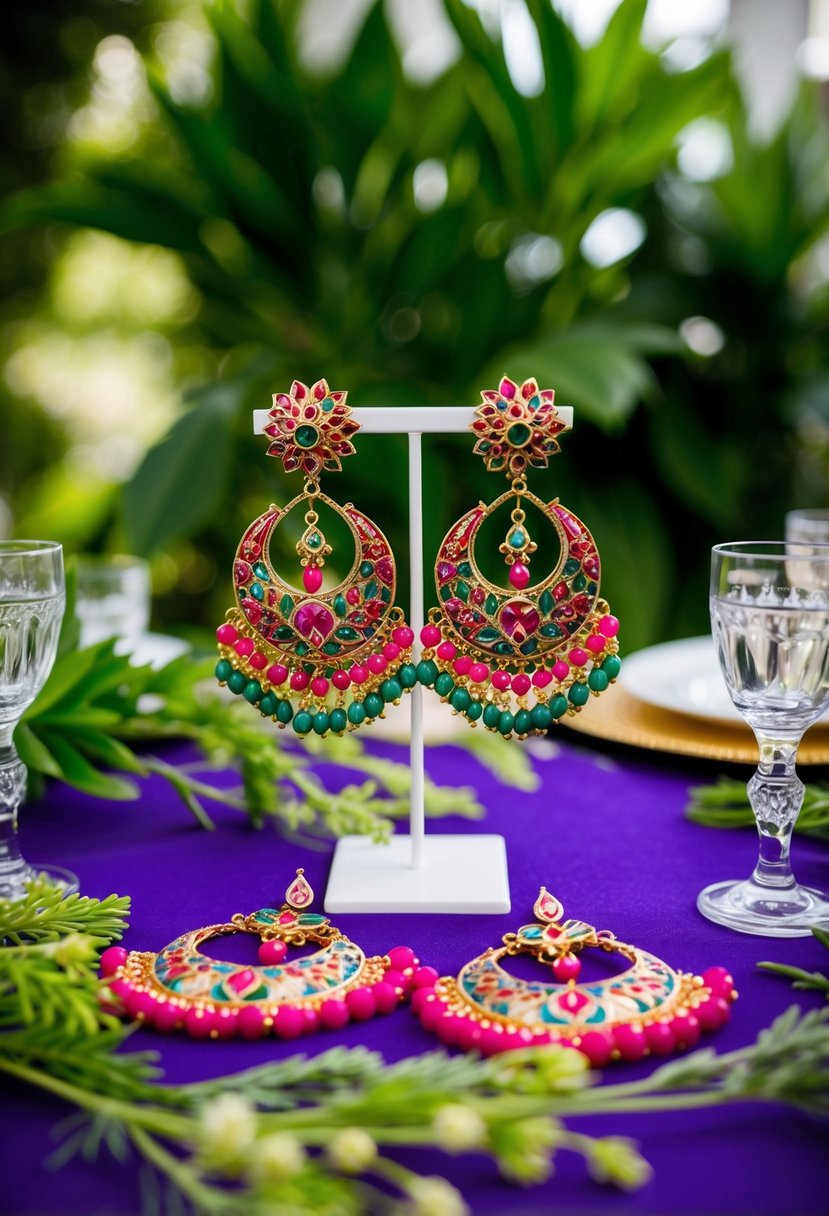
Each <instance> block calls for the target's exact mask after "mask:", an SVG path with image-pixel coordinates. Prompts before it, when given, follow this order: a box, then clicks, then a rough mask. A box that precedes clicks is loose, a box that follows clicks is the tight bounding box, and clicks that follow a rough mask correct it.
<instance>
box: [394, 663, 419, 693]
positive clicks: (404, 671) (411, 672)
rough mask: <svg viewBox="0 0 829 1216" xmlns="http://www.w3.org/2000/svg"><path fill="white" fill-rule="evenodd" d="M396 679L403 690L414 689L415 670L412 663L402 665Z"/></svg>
mask: <svg viewBox="0 0 829 1216" xmlns="http://www.w3.org/2000/svg"><path fill="white" fill-rule="evenodd" d="M397 678H398V680H399V681H400V683H401V684H402V685H403V687H404V688H414V686H415V684H416V683H417V668H416V667H415V665H414V663H404V664H403V666H402V667H401V668H400V670H399V671H398V673H397Z"/></svg>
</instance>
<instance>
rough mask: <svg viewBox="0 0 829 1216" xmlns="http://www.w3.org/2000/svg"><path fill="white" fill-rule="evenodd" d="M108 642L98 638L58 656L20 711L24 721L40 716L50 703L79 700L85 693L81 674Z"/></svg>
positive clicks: (82, 674)
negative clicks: (22, 712)
mask: <svg viewBox="0 0 829 1216" xmlns="http://www.w3.org/2000/svg"><path fill="white" fill-rule="evenodd" d="M110 645H111V643H110V642H101V643H100V644H99V645H97V646H88V647H87V648H86V649H85V650H76V651H75V652H74V653H73V654H67V655H65V656H64V657H63V658H62V659H57V660H56V661H55V665H54V667H53V668H52V671H51V674H50V676H49V678H48V680H47V681H46V683H45V684H44V686H43V688H42V689H41V691H40V692H39V693H38V695H37V696H36V697H35V699H34V701H33V702H32V704H31V705H30V706H29V707H28V709H27V710H26V711H25V713H24V714H23V721H24V722H26V721H30V720H32V719H33V718H38V717H40V716H41V715H42V714H44V713H45V712H46V711H47V710H49V709H51V708H52V706H53V705H57V704H58V703H59V702H62V701H64V700H66V702H67V703H72V704H77V703H78V702H79V701H81V700H82V699H83V697H84V692H83V688H82V681H83V679H84V677H85V676H86V675H87V674H88V672H90V671H91V670H92V668H93V666H94V665H95V663H96V662H97V661H98V658H99V656H100V654H101V651H102V650H103V649H105V648H106V647H109V646H110Z"/></svg>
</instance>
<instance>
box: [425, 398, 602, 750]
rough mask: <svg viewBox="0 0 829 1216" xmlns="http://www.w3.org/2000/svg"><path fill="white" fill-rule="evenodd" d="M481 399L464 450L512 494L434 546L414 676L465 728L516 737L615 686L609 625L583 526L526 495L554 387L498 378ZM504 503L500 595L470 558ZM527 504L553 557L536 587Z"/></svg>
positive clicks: (538, 462) (543, 452) (551, 419)
mask: <svg viewBox="0 0 829 1216" xmlns="http://www.w3.org/2000/svg"><path fill="white" fill-rule="evenodd" d="M481 396H482V398H483V403H482V404H481V405H480V406H478V408H477V410H476V412H475V419H474V421H473V423H472V430H473V432H474V435H475V447H474V451H475V452H476V453H477V454H478V455H480V456H483V458H484V462H485V464H486V467H487V469H489V470H491V471H492V472H501V473H505V474H506V475H507V477H508V478H509V479H510V482H511V485H510V488H509V489H508V490H507V491H506V493H504V494H501V495H499V497H498V498H496V499H495V500H494V502H491V503H490V504H489V505H488V506H487V505H485V504H484V503H482V502H480V503H478V504H477V506H474V507H472V509H471V510H469V511H467V512H466V514H465V515H463V516H462V517H461V518H460V519H459V520H458V521H457V523H455V524H453V525H452V527H451V528H450V529H449V531H448V532H447V534H446V536H445V537H444V540H443V543H442V544H441V546H440V551H439V552H438V556H437V561H436V563H435V587H436V590H437V595H438V600H439V607H438V608H434V609H432V610H431V611H430V613H429V623H428V624H427V625H426V626H425V627H424V628H423V630H422V631H421V635H420V637H421V641H422V643H423V645H424V647H425V649H424V651H423V654H422V657H421V660H420V663H419V665H418V669H417V671H418V678H419V679H420V681H421V683H423V684H427V685H429V686H431V687H434V689H435V691H436V692H437V693H438V695H439V696H440V697H441V699H442V700H443V701H448V703H449V704H450V705H451V707H452V709H453V710H454V711H455V712H456V713H459V714H463V715H464V716H465V717H466V718H467V719H468V720H469V722H471V723H472V725H473V726H474V725H475V724H476V722H478V721H479V720H480V721H482V722H483V724H484V726H485V727H487V728H488V729H489V730H493V731H498V732H500V733H501V734H502V735H504V736H507V737H509V736H510V735H512V734H516V735H517V736H518V737H519V738H520V739H523V738H526V736H527V735H531V734H544V733H545V731H546V730H547V728H548V727H549V726H550V724H551V723H552V722H553V721H555V720H557V719H559V718H562V717H563V716H564V715H565V714H568V713H569V714H573V713H577V712H578V711H579V710H580V709H581V708H582V707H583V706H584V705H585V704H586V703H587V702H588V700H589V699H590V696H591V694H593V695H598V694H599V693H601V692H603V691H604V690H605V689H606V688H607V687H608V685H609V684H611V683H612V682H613V681H614V680H615V678H616V676H617V675H618V674H619V669H620V667H621V663H620V661H619V658H618V653H617V652H618V649H619V647H618V643H617V640H616V635H617V633H618V630H619V622H618V621H617V620H616V618H615V617H614V616H611V614H610V609H609V607H608V604H607V603H606V601H605V600H603V599H600V598H599V581H600V574H601V568H600V561H599V554H598V550H597V549H596V544H595V542H594V540H593V537H592V536H591V535H590V532H589V531H588V529H587V527H586V526H585V525H584V524H583V523H582V522H581V520H580V519H578V518H577V517H576V516H575V515H574V514H573V512H572V511H570V510H568V509H567V508H566V507H564V506H563V505H562V504H561V503H560V502H559V500H558V499H557V498H553V499H551V500H544V499H541V498H539V497H538V496H537V495H536V494H534V493H532V492H531V491H530V490H529V489H528V488H527V482H526V473H527V470H528V469H529V468H531V467H534V468H546V467H547V464H548V462H549V459H550V457H551V456H553V455H555V453H556V452H558V451H559V443H558V436H559V434H560V433H561V432H562V431H563V430H564V429H565V426H564V423H563V422H562V421H561V419H560V418H559V415H558V412H557V410H556V408H555V405H554V393H553V390H552V389H539V387H538V385H537V384H536V382H535V380H527V381H525V382H524V383H523V384H521V385H518V384H516V383H515V382H514V381H512V380H510V379H509V378H508V377H504V379H503V380H502V381H501V383H500V385H499V387H498V389H497V390H493V391H486V392H483V393H482V394H481ZM504 503H512V512H511V517H510V524H509V527H508V528H507V531H506V535H505V536H504V540H503V543H502V544H501V545H500V546H499V552H500V553H501V555H502V556H503V560H504V564H505V567H506V569H505V575H506V577H505V580H504V581H505V582H506V584H507V586H503V585H502V584H501V583H500V582H499V583H496V582H493V581H491V580H490V579H488V578H486V577H485V576H484V574H483V573H482V572H481V569H480V567H479V565H478V560H477V556H478V555H477V552H476V544H477V542H478V538H479V533H480V530H481V527H482V526H483V524H484V523H485V522H486V520H487V519H488V518H489V517H490V516H491V515H492V513H493V512H494V511H496V510H497V509H498V508H499V507H501V506H502V505H503V504H504ZM528 503H529V504H532V506H533V507H535V508H536V509H537V510H538V511H539V512H541V514H542V515H543V516H544V519H545V520H547V521H548V522H549V523H550V524H551V525H552V527H553V528H554V530H555V532H556V534H557V536H558V540H559V543H560V550H561V551H560V556H559V559H558V561H557V563H556V565H555V567H554V569H553V570H552V571H551V572H550V573H549V574H547V575H545V576H544V577H542V578H539V579H536V580H535V581H534V580H533V576H532V573H531V569H530V567H531V561H532V557H533V554H534V553H535V552H536V549H537V548H538V546H537V544H536V542H535V541H534V540H533V537H532V535H531V533H530V527H529V525H528V523H527V514H526V510H525V507H526V505H527V504H528Z"/></svg>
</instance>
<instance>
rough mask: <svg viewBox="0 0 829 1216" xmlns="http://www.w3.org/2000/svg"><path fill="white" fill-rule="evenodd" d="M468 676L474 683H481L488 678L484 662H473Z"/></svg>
mask: <svg viewBox="0 0 829 1216" xmlns="http://www.w3.org/2000/svg"><path fill="white" fill-rule="evenodd" d="M469 678H470V680H474V682H475V683H476V684H483V683H485V681H486V680H488V679H489V668H488V667H487V665H486V663H473V664H472V666H471V667H470V668H469Z"/></svg>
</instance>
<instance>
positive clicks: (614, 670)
mask: <svg viewBox="0 0 829 1216" xmlns="http://www.w3.org/2000/svg"><path fill="white" fill-rule="evenodd" d="M621 670H622V660H621V659H620V658H619V656H618V654H609V655H608V656H607V658H606V659H605V661H604V662H603V663H602V671H603V672H604V673H605V675H606V676H607V678H608V679H609V680H615V679H616V677H617V676H618V674H619V672H620V671H621ZM229 683H230V681H229V680H228V684H229Z"/></svg>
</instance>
